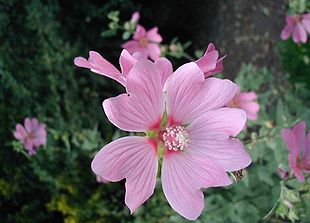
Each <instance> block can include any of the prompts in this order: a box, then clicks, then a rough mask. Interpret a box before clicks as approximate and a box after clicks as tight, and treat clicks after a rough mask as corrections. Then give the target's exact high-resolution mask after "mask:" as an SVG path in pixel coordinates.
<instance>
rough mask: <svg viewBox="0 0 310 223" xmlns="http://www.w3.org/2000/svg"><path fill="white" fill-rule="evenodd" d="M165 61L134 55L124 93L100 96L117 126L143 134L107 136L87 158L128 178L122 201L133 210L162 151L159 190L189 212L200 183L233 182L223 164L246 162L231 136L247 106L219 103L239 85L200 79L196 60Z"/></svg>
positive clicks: (193, 212) (113, 176) (231, 167)
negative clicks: (174, 66) (179, 63)
mask: <svg viewBox="0 0 310 223" xmlns="http://www.w3.org/2000/svg"><path fill="white" fill-rule="evenodd" d="M167 65H168V64H162V66H158V65H156V63H152V62H151V61H149V60H139V61H138V62H137V63H136V64H135V65H134V67H133V68H132V69H131V70H130V72H129V73H128V75H127V80H126V90H127V93H124V94H121V95H119V96H117V97H114V98H109V99H106V100H105V101H104V102H103V108H104V111H105V113H106V115H107V117H108V119H109V120H110V121H111V122H112V123H113V124H114V125H115V126H117V127H118V128H120V129H122V130H124V131H129V132H141V133H142V132H147V136H145V137H143V136H128V137H123V138H120V139H117V140H115V141H113V142H111V143H109V144H107V145H106V146H104V147H103V148H102V149H101V150H100V151H99V152H98V154H97V155H96V156H95V158H94V160H93V161H92V165H91V166H92V170H93V171H94V172H95V173H96V175H99V176H101V177H103V178H104V179H106V180H108V181H112V182H116V181H120V180H122V179H124V178H125V179H126V184H125V187H126V194H125V203H126V205H127V206H128V207H129V209H130V210H131V213H133V212H134V211H135V210H136V209H137V208H138V207H139V206H140V205H141V204H143V203H144V202H145V201H146V200H147V199H148V198H149V197H150V196H151V195H152V194H153V192H154V188H155V184H156V178H157V172H158V155H160V154H162V155H163V163H162V169H161V182H162V187H163V191H164V194H165V196H166V198H167V200H168V202H169V204H170V205H171V207H172V208H173V209H174V210H175V211H177V212H178V213H179V214H180V215H182V216H184V217H185V218H187V219H190V220H194V219H196V218H197V217H198V216H199V215H200V214H201V212H202V210H203V208H204V196H203V193H202V191H201V189H202V188H208V187H220V186H227V185H230V184H231V183H232V181H231V179H230V178H229V177H228V175H227V173H226V172H228V171H236V170H240V169H243V168H245V167H246V166H248V165H249V164H250V162H251V159H250V157H249V155H248V154H247V153H246V151H245V150H244V147H243V144H242V143H241V142H240V141H239V140H238V139H235V138H233V137H235V136H236V135H237V134H238V133H239V132H240V131H241V130H242V129H243V127H244V125H245V122H246V114H245V112H244V111H243V110H241V109H237V108H227V107H224V106H225V105H226V104H227V103H229V101H231V100H232V99H233V98H234V96H235V95H236V93H237V92H238V87H237V85H235V84H234V83H232V82H231V81H229V80H221V79H217V78H208V79H205V76H204V73H203V72H202V71H201V70H200V68H199V67H198V66H197V64H196V63H193V62H191V63H188V64H185V65H183V66H181V67H180V68H179V69H177V70H176V71H175V72H174V73H173V74H171V70H170V69H171V67H168V66H167ZM167 73H168V74H171V75H170V76H169V77H167Z"/></svg>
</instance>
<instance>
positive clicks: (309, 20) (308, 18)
mask: <svg viewBox="0 0 310 223" xmlns="http://www.w3.org/2000/svg"><path fill="white" fill-rule="evenodd" d="M307 32H308V33H310V13H307V14H304V15H288V16H286V25H285V27H284V29H283V30H282V33H281V39H283V40H287V39H288V38H289V37H290V36H293V41H294V42H295V43H300V42H301V43H306V42H307V39H308V33H307Z"/></svg>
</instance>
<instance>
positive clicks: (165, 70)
mask: <svg viewBox="0 0 310 223" xmlns="http://www.w3.org/2000/svg"><path fill="white" fill-rule="evenodd" d="M155 65H156V66H157V68H158V69H159V72H160V75H161V77H162V86H164V84H165V82H166V80H167V79H168V77H169V76H170V75H171V74H172V73H173V68H172V64H171V62H170V61H169V60H168V59H167V58H159V59H158V60H156V61H155Z"/></svg>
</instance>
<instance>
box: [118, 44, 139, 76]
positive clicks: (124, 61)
mask: <svg viewBox="0 0 310 223" xmlns="http://www.w3.org/2000/svg"><path fill="white" fill-rule="evenodd" d="M136 62H137V59H136V58H134V57H133V56H132V55H131V54H130V53H129V52H128V51H127V50H125V49H124V50H123V51H122V53H121V56H120V57H119V64H120V66H121V70H122V75H124V76H126V75H127V74H128V73H129V71H130V70H131V69H132V68H133V66H134V65H135V63H136Z"/></svg>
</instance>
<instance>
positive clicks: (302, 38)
mask: <svg viewBox="0 0 310 223" xmlns="http://www.w3.org/2000/svg"><path fill="white" fill-rule="evenodd" d="M293 41H294V42H295V43H300V42H302V43H305V42H307V33H306V30H305V29H304V27H303V26H302V25H301V24H300V23H297V24H296V25H295V27H294V31H293Z"/></svg>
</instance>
